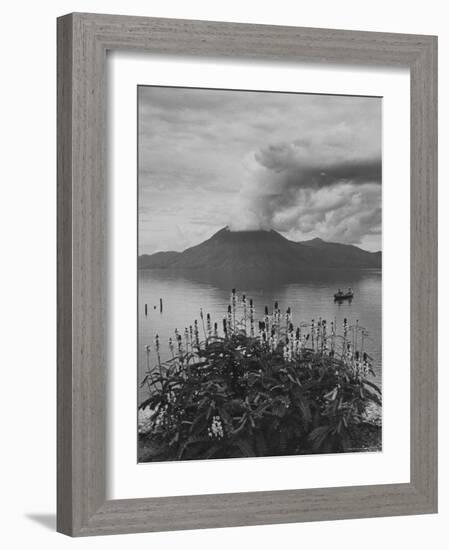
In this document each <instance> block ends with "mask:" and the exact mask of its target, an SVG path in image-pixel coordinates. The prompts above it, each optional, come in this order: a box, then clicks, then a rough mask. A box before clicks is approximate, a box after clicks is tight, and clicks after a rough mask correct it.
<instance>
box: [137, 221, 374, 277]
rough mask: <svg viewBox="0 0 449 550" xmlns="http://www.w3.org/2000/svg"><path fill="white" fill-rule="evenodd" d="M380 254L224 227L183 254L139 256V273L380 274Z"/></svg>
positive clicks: (268, 233) (323, 242)
mask: <svg viewBox="0 0 449 550" xmlns="http://www.w3.org/2000/svg"><path fill="white" fill-rule="evenodd" d="M381 263H382V258H381V253H380V252H368V251H366V250H362V249H361V248H358V247H356V246H353V245H347V244H341V243H332V242H327V241H323V240H322V239H319V238H316V239H312V240H309V241H301V242H295V241H290V240H289V239H286V238H285V237H283V236H282V235H281V234H280V233H278V232H277V231H274V230H269V231H264V230H258V231H231V230H230V229H229V228H228V227H224V228H223V229H221V230H220V231H218V232H217V233H215V234H214V235H212V237H210V238H209V239H207V240H206V241H204V242H202V243H200V244H198V245H196V246H192V247H190V248H187V249H186V250H184V251H183V252H173V251H168V252H157V253H155V254H151V255H147V254H143V255H142V256H139V259H138V267H139V269H170V270H189V271H191V270H207V271H217V272H227V273H229V272H236V273H261V272H275V273H292V272H295V273H298V272H301V271H305V270H311V269H335V268H345V269H366V268H380V267H381Z"/></svg>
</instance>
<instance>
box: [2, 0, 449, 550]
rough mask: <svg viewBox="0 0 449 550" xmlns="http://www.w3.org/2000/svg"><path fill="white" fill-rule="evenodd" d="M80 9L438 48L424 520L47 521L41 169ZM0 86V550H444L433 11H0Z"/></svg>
mask: <svg viewBox="0 0 449 550" xmlns="http://www.w3.org/2000/svg"><path fill="white" fill-rule="evenodd" d="M71 11H93V12H100V13H119V14H132V15H146V16H161V17H179V18H187V19H210V20H224V21H240V22H248V23H271V24H279V25H285V24H287V25H298V26H299V25H300V26H311V27H331V28H346V29H357V30H371V31H392V32H406V33H425V34H438V35H439V51H440V68H439V71H440V72H439V80H440V98H441V102H440V155H441V162H440V181H441V182H442V184H441V186H440V212H441V213H442V214H441V217H440V219H441V222H440V242H441V243H442V245H441V246H440V266H441V267H440V271H441V273H440V281H441V291H440V296H441V305H440V311H441V312H442V314H441V316H440V317H441V325H440V326H441V329H440V334H441V337H440V341H441V346H440V347H441V350H440V356H441V357H442V361H441V365H442V368H441V369H440V396H441V397H440V513H439V514H438V515H436V516H420V517H403V518H385V519H367V520H356V521H354V520H352V521H338V522H327V523H314V524H297V525H283V526H265V527H245V528H238V529H221V530H207V531H194V532H177V533H164V534H143V535H126V536H117V537H103V538H89V539H77V540H71V539H69V538H67V537H64V536H62V535H59V534H57V533H55V532H54V524H55V517H54V514H55V487H56V485H55V409H56V405H55V403H56V401H55V386H56V375H55V345H56V338H55V331H56V315H55V309H56V302H55V283H56V277H55V270H56V263H55V243H56V231H55V228H56V222H55V214H56V210H55V203H56V193H55V172H56V155H55V151H56V131H55V124H56V117H55V112H56V105H55V100H56V70H55V63H56V24H55V18H56V17H57V16H58V15H62V14H64V13H68V12H71ZM1 20H2V30H1V33H0V41H1V47H0V56H1V74H2V81H1V85H0V94H1V100H0V110H1V111H0V136H1V151H2V155H1V165H0V166H1V172H0V173H1V195H0V197H1V199H0V223H1V228H0V237H1V248H0V254H1V256H0V257H1V258H2V265H1V269H0V277H1V285H0V289H1V293H0V368H1V371H0V372H1V378H0V392H1V393H0V407H1V411H0V419H1V432H0V434H1V443H2V445H1V449H2V450H1V452H0V461H1V467H0V476H1V484H0V506H1V512H0V514H1V515H0V517H1V520H2V521H1V523H2V529H1V531H0V539H1V542H2V546H3V547H5V548H27V547H29V546H31V545H33V546H34V547H45V548H48V549H52V548H67V547H69V546H70V547H76V548H120V547H122V546H123V545H126V546H127V547H128V548H141V547H142V546H143V545H148V546H150V545H151V547H152V549H153V550H157V549H159V548H172V547H173V548H174V547H179V546H181V547H182V548H184V549H190V548H195V550H196V549H199V548H210V547H214V548H215V549H221V548H223V549H225V548H226V549H228V548H230V547H234V548H244V547H248V548H253V547H257V548H261V549H265V548H272V547H273V546H275V547H280V546H282V545H285V546H290V545H292V546H294V547H300V546H302V547H306V548H307V547H313V548H314V549H317V550H318V549H321V548H329V547H332V548H348V549H349V548H357V549H359V548H361V547H362V548H364V549H365V548H366V549H371V548H376V549H378V548H389V547H394V546H397V545H400V546H401V547H408V548H409V549H415V548H422V547H425V546H427V547H430V548H444V547H446V545H447V538H448V537H447V522H448V520H449V491H448V489H449V483H448V470H447V466H446V464H447V463H448V457H449V444H448V441H447V437H445V435H446V434H447V422H448V420H449V416H448V406H447V402H446V401H447V400H446V399H445V395H446V393H447V392H446V388H447V387H448V384H449V376H448V374H447V369H446V368H445V366H446V365H445V364H444V363H445V361H444V354H445V352H446V350H445V346H444V336H445V333H446V331H447V330H448V328H449V327H448V323H447V321H446V322H445V319H444V318H443V317H444V313H445V306H449V302H448V291H447V289H446V288H445V286H446V285H445V284H444V283H445V276H446V277H447V275H448V274H447V267H448V254H447V248H448V247H447V245H446V241H445V235H447V234H448V229H449V221H448V216H447V215H444V214H445V207H446V208H447V206H448V194H449V193H448V191H447V186H446V185H445V182H446V181H447V179H448V176H449V174H448V163H447V160H446V159H447V153H446V151H447V150H448V147H449V133H448V132H449V128H448V103H447V98H448V97H449V31H448V30H447V17H446V10H445V3H443V2H442V1H438V0H427V1H426V2H423V1H420V2H417V1H408V2H392V1H391V0H377V1H376V2H373V3H367V2H361V1H356V0H354V1H353V0H340V1H339V2H335V1H333V0H319V1H316V2H303V3H300V2H292V1H288V0H276V2H273V1H270V2H267V1H265V0H259V1H249V0H247V1H244V0H226V2H210V1H209V2H208V1H206V0H188V1H182V0H164V2H162V1H161V2H157V3H156V2H152V3H150V2H145V1H143V0H141V1H137V0H126V1H122V0H118V1H115V2H111V1H109V2H107V1H102V0H90V1H86V0H77V1H68V0H59V1H58V2H56V1H46V2H31V1H30V2H24V1H20V0H16V1H14V2H12V1H10V2H8V3H4V4H3V5H2V9H1Z"/></svg>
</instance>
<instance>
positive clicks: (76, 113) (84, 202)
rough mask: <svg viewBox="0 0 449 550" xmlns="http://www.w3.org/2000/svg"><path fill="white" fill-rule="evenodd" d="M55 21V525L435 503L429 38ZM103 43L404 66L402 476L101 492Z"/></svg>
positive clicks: (112, 526)
mask: <svg viewBox="0 0 449 550" xmlns="http://www.w3.org/2000/svg"><path fill="white" fill-rule="evenodd" d="M57 25H58V447H57V448H58V488H57V501H58V503H57V529H58V531H60V532H62V533H66V534H68V535H72V536H82V535H100V534H113V533H132V532H141V531H164V530H177V529H196V528H211V527H229V526H238V525H261V524H268V523H288V522H301V521H317V520H332V519H344V518H363V517H373V516H394V515H405V514H425V513H432V512H436V511H437V38H436V37H435V36H421V35H410V34H389V33H377V32H376V33H374V32H358V31H345V30H330V29H310V28H297V27H277V26H268V25H248V24H236V23H216V22H209V21H188V20H174V19H154V18H143V17H127V16H118V15H98V14H82V13H74V14H70V15H66V16H63V17H61V18H59V19H58V23H57ZM108 50H134V51H137V52H149V53H158V54H160V53H163V54H173V55H192V56H202V57H206V56H207V57H211V56H212V57H218V58H231V59H232V58H246V59H263V60H271V61H279V62H282V61H286V60H288V61H312V62H326V63H356V64H366V65H389V66H402V67H408V68H409V69H410V75H411V87H410V94H411V96H410V97H411V142H410V144H411V151H410V159H411V182H410V185H411V227H410V231H411V266H410V269H411V296H410V300H411V364H410V369H411V410H410V419H411V426H410V428H411V434H410V435H411V440H410V441H411V449H410V456H411V479H410V483H401V484H388V485H369V486H351V487H338V488H316V489H304V490H283V491H268V492H267V491H263V492H249V493H248V492H244V493H232V494H214V495H194V496H178V497H164V498H142V499H129V500H107V498H106V469H105V465H106V451H105V449H106V443H105V441H106V392H105V388H106V377H107V365H108V355H107V331H106V315H107V311H108V304H107V292H108V289H107V227H108V219H107V200H108V195H107V193H108V187H107V177H106V160H105V157H106V146H105V143H106V86H107V85H106V78H105V67H106V52H107V51H108Z"/></svg>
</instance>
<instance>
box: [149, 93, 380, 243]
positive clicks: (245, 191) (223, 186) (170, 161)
mask: <svg viewBox="0 0 449 550" xmlns="http://www.w3.org/2000/svg"><path fill="white" fill-rule="evenodd" d="M138 93H139V103H138V104H139V114H138V116H139V242H140V246H141V250H142V251H145V252H152V251H155V250H161V249H163V248H162V247H164V248H165V249H175V250H179V249H181V244H180V243H181V241H182V246H184V239H180V237H179V231H178V230H176V229H175V228H176V226H179V227H180V228H182V231H185V234H186V235H188V237H186V239H187V240H189V242H190V243H191V244H195V242H194V239H196V238H197V237H198V238H199V237H200V235H201V234H206V233H209V234H210V233H211V232H213V230H214V229H217V230H218V229H220V228H221V227H223V225H226V224H228V225H230V226H231V227H232V228H234V229H251V228H255V227H263V228H273V229H276V230H278V231H281V232H283V233H284V234H285V235H287V236H290V237H291V238H297V239H298V240H299V239H300V238H311V237H315V236H320V237H322V238H328V239H331V238H333V239H334V240H341V241H342V242H353V243H354V244H356V243H362V244H363V243H366V242H367V239H371V240H370V241H369V242H370V247H372V248H378V247H379V246H378V245H380V238H379V236H378V230H379V227H380V224H379V223H378V222H379V217H380V210H379V209H380V197H381V193H380V189H381V185H380V182H381V160H380V159H381V100H380V99H379V98H365V97H350V96H328V95H317V94H295V93H269V92H268V93H267V92H252V91H230V90H209V89H189V88H170V87H148V86H142V87H139V92H138ZM376 212H377V214H376ZM376 232H377V233H376Z"/></svg>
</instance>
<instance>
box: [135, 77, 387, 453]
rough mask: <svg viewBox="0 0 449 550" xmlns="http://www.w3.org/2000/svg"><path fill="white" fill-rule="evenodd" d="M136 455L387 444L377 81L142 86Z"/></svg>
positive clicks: (376, 448) (335, 449)
mask: <svg viewBox="0 0 449 550" xmlns="http://www.w3.org/2000/svg"><path fill="white" fill-rule="evenodd" d="M137 97H138V109H137V117H138V120H137V122H138V182H137V185H138V204H137V209H138V250H137V268H138V269H137V277H138V285H137V286H138V293H137V305H138V308H137V309H138V335H137V348H138V350H137V357H138V365H137V396H138V410H137V430H138V449H137V459H138V462H160V461H180V460H204V459H225V458H226V459H232V458H245V457H274V456H288V455H311V454H320V453H322V454H332V453H349V452H352V453H354V452H380V451H381V450H382V98H380V97H365V96H363V97H360V96H343V95H324V94H315V93H285V92H281V91H280V92H271V91H270V92H267V91H252V90H222V89H202V88H178V87H164V86H138V89H137Z"/></svg>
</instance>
